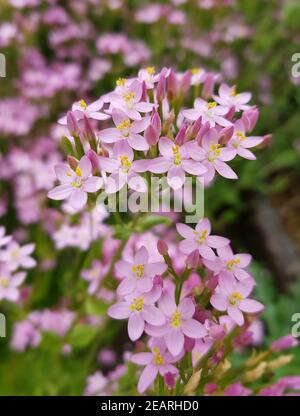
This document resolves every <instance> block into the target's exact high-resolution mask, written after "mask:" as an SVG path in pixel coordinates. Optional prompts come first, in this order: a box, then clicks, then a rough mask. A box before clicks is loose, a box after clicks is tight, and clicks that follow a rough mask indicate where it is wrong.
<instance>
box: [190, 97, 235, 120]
mask: <svg viewBox="0 0 300 416" xmlns="http://www.w3.org/2000/svg"><path fill="white" fill-rule="evenodd" d="M227 113H228V108H227V107H223V106H220V105H217V103H216V102H215V101H212V102H207V101H205V100H203V99H202V98H197V99H196V100H195V102H194V108H193V109H188V110H183V111H182V115H183V116H184V117H185V118H187V119H188V120H190V121H195V120H197V119H198V118H199V117H202V123H203V124H205V123H206V122H208V123H209V125H210V127H215V126H216V125H218V126H222V127H227V126H231V125H232V123H231V122H230V121H229V120H227V119H226V118H224V117H222V116H225V115H226V114H227Z"/></svg>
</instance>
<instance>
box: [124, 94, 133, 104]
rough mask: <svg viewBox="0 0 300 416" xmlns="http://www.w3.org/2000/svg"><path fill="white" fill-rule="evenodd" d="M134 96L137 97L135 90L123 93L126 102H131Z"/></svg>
mask: <svg viewBox="0 0 300 416" xmlns="http://www.w3.org/2000/svg"><path fill="white" fill-rule="evenodd" d="M134 97H135V92H128V93H125V94H124V95H123V98H124V101H125V102H126V103H129V102H130V101H132V100H133V99H134Z"/></svg>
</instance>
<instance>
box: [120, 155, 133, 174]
mask: <svg viewBox="0 0 300 416" xmlns="http://www.w3.org/2000/svg"><path fill="white" fill-rule="evenodd" d="M120 161H121V166H122V170H123V172H124V173H128V172H129V170H130V167H131V162H130V160H129V159H128V156H120Z"/></svg>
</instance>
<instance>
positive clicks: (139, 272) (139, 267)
mask: <svg viewBox="0 0 300 416" xmlns="http://www.w3.org/2000/svg"><path fill="white" fill-rule="evenodd" d="M132 271H133V273H134V274H135V275H136V277H137V278H141V277H143V276H144V271H145V266H144V265H143V264H136V265H134V266H133V267H132Z"/></svg>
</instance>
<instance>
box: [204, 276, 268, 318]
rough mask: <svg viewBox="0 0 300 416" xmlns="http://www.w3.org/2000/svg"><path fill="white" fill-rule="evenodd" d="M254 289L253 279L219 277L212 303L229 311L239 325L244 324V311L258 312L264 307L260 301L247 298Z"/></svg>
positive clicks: (215, 306)
mask: <svg viewBox="0 0 300 416" xmlns="http://www.w3.org/2000/svg"><path fill="white" fill-rule="evenodd" d="M249 280H250V281H249ZM252 289H253V280H252V279H247V280H244V281H243V282H237V281H234V280H232V279H231V278H229V277H228V276H224V277H222V278H220V279H219V284H218V286H217V288H216V291H215V293H214V294H213V295H212V297H211V299H210V303H211V304H212V306H213V307H214V308H215V309H217V310H218V311H221V312H224V311H227V313H228V315H229V316H230V317H231V319H232V320H233V321H234V322H236V323H237V325H239V326H242V325H243V324H244V316H243V312H245V313H258V312H261V311H262V310H263V309H264V306H263V305H262V304H261V303H260V302H258V301H256V300H254V299H247V298H248V296H249V295H250V293H251V292H252Z"/></svg>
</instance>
